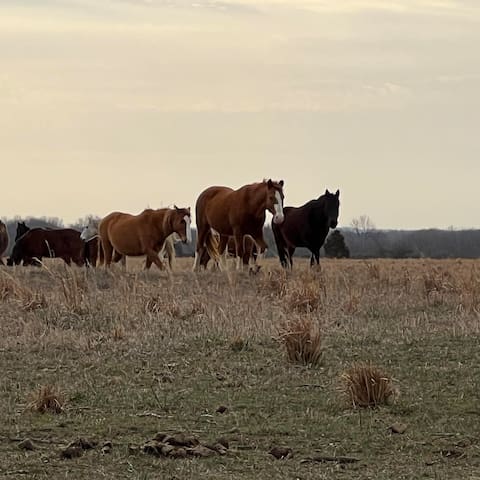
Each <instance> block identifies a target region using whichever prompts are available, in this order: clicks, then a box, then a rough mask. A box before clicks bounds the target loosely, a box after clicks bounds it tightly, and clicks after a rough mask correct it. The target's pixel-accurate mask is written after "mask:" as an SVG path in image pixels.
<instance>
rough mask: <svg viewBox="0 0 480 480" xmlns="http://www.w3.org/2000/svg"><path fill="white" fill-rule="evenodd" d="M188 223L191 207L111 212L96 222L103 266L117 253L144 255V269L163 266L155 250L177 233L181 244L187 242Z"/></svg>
mask: <svg viewBox="0 0 480 480" xmlns="http://www.w3.org/2000/svg"><path fill="white" fill-rule="evenodd" d="M190 223H191V216H190V208H178V207H174V208H160V209H157V210H152V209H150V208H149V209H146V210H144V211H143V212H142V213H140V214H138V215H130V214H128V213H121V212H113V213H110V214H109V215H107V216H106V217H105V218H104V219H103V220H101V221H100V223H99V225H98V233H99V235H100V240H101V246H102V250H103V254H104V258H105V265H106V266H109V265H110V264H111V262H112V257H113V255H114V253H115V255H117V258H118V255H121V256H133V257H137V256H140V255H146V257H147V258H146V262H145V268H147V269H148V268H150V266H151V265H152V263H154V264H155V265H156V266H157V267H158V268H160V269H163V268H164V265H163V262H162V261H161V259H160V258H159V256H158V253H159V252H160V250H161V249H162V247H163V245H164V243H165V240H166V239H167V237H168V236H170V235H171V234H172V233H176V234H177V235H178V236H179V237H180V239H181V240H182V241H183V242H184V243H187V242H190V241H191V240H192V231H191V228H190Z"/></svg>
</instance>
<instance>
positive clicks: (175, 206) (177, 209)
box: [173, 204, 180, 212]
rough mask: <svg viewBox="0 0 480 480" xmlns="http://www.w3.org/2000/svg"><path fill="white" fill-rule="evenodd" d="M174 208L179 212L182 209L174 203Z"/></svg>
mask: <svg viewBox="0 0 480 480" xmlns="http://www.w3.org/2000/svg"><path fill="white" fill-rule="evenodd" d="M173 208H174V209H175V210H176V211H177V212H178V211H179V210H180V209H179V208H178V207H177V206H176V205H175V204H173Z"/></svg>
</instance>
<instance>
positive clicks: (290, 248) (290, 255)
mask: <svg viewBox="0 0 480 480" xmlns="http://www.w3.org/2000/svg"><path fill="white" fill-rule="evenodd" d="M294 252H295V247H288V260H289V263H290V268H293V254H294Z"/></svg>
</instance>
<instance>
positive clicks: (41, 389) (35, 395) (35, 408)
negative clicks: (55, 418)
mask: <svg viewBox="0 0 480 480" xmlns="http://www.w3.org/2000/svg"><path fill="white" fill-rule="evenodd" d="M64 405H65V395H64V394H63V393H62V391H61V390H60V389H59V388H58V387H56V386H55V385H40V386H38V387H37V388H36V390H34V391H33V392H32V393H31V394H30V395H29V403H28V409H29V410H31V411H32V412H38V413H62V412H63V410H64Z"/></svg>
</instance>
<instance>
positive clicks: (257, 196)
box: [247, 183, 267, 219]
mask: <svg viewBox="0 0 480 480" xmlns="http://www.w3.org/2000/svg"><path fill="white" fill-rule="evenodd" d="M247 192H248V193H247V199H248V205H249V206H250V207H251V210H252V212H253V214H254V215H255V217H258V218H262V217H263V219H265V210H266V209H267V188H266V185H265V184H264V183H255V184H253V185H249V188H248V190H247Z"/></svg>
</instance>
